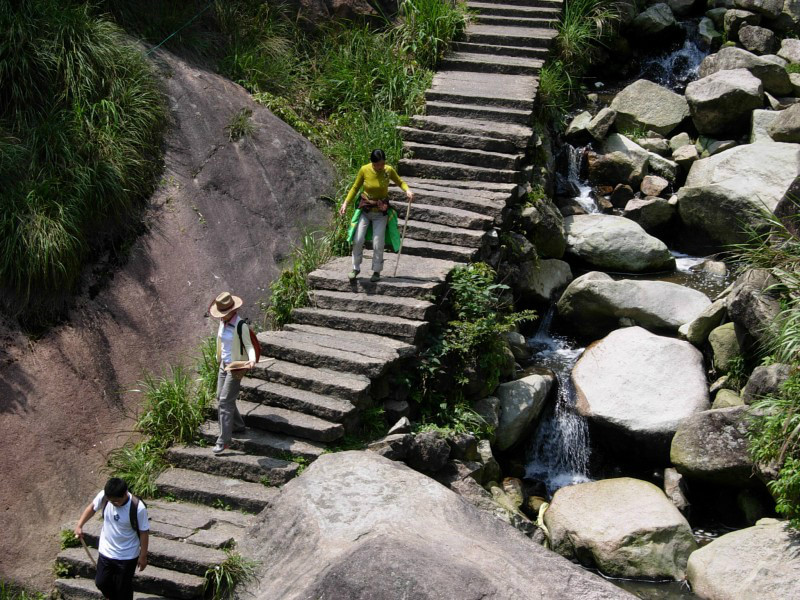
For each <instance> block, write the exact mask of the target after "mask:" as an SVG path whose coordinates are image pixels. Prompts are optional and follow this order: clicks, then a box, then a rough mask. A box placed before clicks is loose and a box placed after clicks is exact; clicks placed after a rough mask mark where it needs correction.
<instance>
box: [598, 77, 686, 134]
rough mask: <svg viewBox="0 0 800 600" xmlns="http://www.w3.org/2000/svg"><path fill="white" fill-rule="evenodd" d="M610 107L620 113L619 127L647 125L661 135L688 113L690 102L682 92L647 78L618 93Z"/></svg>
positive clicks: (666, 132) (617, 120) (618, 114)
mask: <svg viewBox="0 0 800 600" xmlns="http://www.w3.org/2000/svg"><path fill="white" fill-rule="evenodd" d="M611 108H612V110H615V111H616V113H617V119H616V123H617V126H618V127H622V128H633V127H644V128H646V129H650V130H652V131H655V132H656V133H660V134H661V135H667V134H669V133H670V132H671V131H672V130H673V129H675V128H676V127H677V126H678V125H680V124H681V122H682V121H683V120H684V119H685V118H686V117H688V116H689V105H688V104H687V103H686V99H685V98H684V97H683V96H681V95H680V94H676V93H675V92H673V91H672V90H669V89H667V88H665V87H662V86H660V85H658V84H657V83H653V82H652V81H648V80H646V79H639V80H638V81H635V82H633V83H632V84H630V85H629V86H628V87H626V88H625V89H624V90H622V91H621V92H620V93H619V94H617V95H616V96H615V97H614V100H612V101H611Z"/></svg>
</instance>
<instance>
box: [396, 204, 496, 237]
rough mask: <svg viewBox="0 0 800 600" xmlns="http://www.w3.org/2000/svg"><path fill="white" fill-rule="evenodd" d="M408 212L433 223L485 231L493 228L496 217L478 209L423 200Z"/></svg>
mask: <svg viewBox="0 0 800 600" xmlns="http://www.w3.org/2000/svg"><path fill="white" fill-rule="evenodd" d="M408 212H409V219H413V220H415V221H421V222H423V223H430V224H432V225H445V226H447V227H457V228H459V229H475V230H479V231H485V230H487V229H489V228H491V226H492V224H493V223H494V219H493V218H492V217H491V216H489V215H486V214H483V213H481V212H478V211H471V210H463V209H460V208H452V207H448V206H436V205H431V204H423V203H421V202H414V204H412V205H411V209H410V210H409V211H408Z"/></svg>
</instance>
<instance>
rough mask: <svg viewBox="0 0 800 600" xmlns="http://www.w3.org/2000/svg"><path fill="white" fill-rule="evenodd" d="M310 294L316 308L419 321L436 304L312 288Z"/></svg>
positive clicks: (434, 307)
mask: <svg viewBox="0 0 800 600" xmlns="http://www.w3.org/2000/svg"><path fill="white" fill-rule="evenodd" d="M310 296H311V303H312V305H313V306H316V307H317V308H327V309H331V310H344V311H357V312H362V313H369V314H374V315H391V316H395V317H405V318H409V319H419V320H420V321H425V320H428V319H429V318H430V317H431V315H432V313H433V311H434V310H435V309H436V305H434V304H433V303H432V302H428V301H427V300H419V299H417V298H395V297H392V296H382V295H380V294H358V293H355V292H334V291H330V290H314V291H313V292H312V293H311V294H310ZM376 337H377V336H376Z"/></svg>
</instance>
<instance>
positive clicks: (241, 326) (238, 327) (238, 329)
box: [236, 319, 246, 355]
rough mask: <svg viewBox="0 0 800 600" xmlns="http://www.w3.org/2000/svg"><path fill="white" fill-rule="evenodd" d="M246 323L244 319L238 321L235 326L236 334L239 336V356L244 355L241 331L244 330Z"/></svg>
mask: <svg viewBox="0 0 800 600" xmlns="http://www.w3.org/2000/svg"><path fill="white" fill-rule="evenodd" d="M245 323H246V321H245V320H244V319H239V322H238V323H237V324H236V333H238V334H239V345H240V346H241V350H240V352H239V353H240V354H242V355H244V338H243V337H242V330H243V329H244V324H245Z"/></svg>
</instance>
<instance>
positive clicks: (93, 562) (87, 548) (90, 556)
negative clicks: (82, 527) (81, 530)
mask: <svg viewBox="0 0 800 600" xmlns="http://www.w3.org/2000/svg"><path fill="white" fill-rule="evenodd" d="M78 539H79V540H80V541H81V545H82V546H83V549H84V550H86V556H88V557H89V560H90V561H92V564H93V565H94V568H95V569H96V568H97V561H96V560H95V559H94V556H92V553H91V552H89V546H87V545H86V540H84V539H83V536H81V537H79V538H78Z"/></svg>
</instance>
